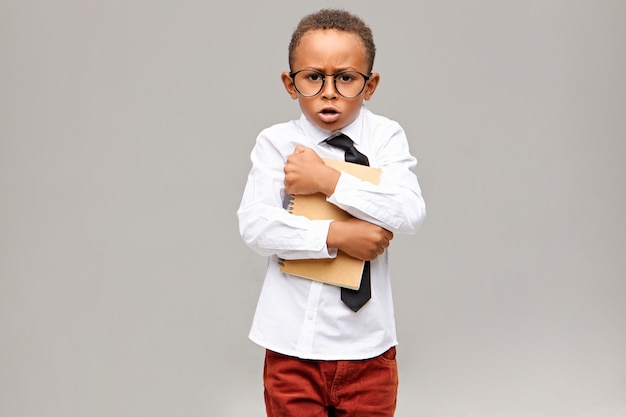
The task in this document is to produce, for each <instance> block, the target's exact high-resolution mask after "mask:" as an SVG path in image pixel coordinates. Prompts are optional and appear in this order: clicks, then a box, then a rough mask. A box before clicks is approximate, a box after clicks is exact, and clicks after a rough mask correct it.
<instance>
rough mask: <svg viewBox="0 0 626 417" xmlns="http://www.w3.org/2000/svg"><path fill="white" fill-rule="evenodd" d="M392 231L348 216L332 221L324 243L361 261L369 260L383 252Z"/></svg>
mask: <svg viewBox="0 0 626 417" xmlns="http://www.w3.org/2000/svg"><path fill="white" fill-rule="evenodd" d="M391 239H393V233H391V232H390V231H389V230H387V229H384V228H382V227H380V226H377V225H375V224H372V223H369V222H366V221H365V220H360V219H357V218H350V219H348V220H341V221H334V222H332V223H331V224H330V228H329V229H328V237H327V240H326V244H327V246H328V247H330V248H337V249H340V250H342V251H343V252H345V253H347V254H348V255H350V256H352V257H354V258H357V259H360V260H362V261H371V260H373V259H376V258H377V257H378V256H379V255H382V254H383V253H384V252H385V249H387V248H388V247H389V242H390V241H391Z"/></svg>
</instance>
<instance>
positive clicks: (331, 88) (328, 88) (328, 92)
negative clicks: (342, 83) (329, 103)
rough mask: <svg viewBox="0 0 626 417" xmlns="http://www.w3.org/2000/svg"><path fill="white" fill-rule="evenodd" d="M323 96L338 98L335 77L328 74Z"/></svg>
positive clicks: (323, 87)
mask: <svg viewBox="0 0 626 417" xmlns="http://www.w3.org/2000/svg"><path fill="white" fill-rule="evenodd" d="M322 97H323V98H325V99H334V98H337V90H336V89H335V79H334V77H332V76H328V75H326V79H325V82H324V85H323V86H322Z"/></svg>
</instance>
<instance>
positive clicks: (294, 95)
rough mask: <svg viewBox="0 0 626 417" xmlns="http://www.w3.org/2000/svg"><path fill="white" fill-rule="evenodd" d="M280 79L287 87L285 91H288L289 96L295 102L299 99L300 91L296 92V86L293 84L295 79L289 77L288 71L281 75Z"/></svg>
mask: <svg viewBox="0 0 626 417" xmlns="http://www.w3.org/2000/svg"><path fill="white" fill-rule="evenodd" d="M280 79H281V80H282V82H283V85H284V86H285V90H287V94H289V96H290V97H291V98H292V99H293V100H295V99H297V98H298V91H296V86H295V85H294V84H293V79H292V78H291V77H290V76H289V73H288V72H287V71H285V72H283V73H282V74H280Z"/></svg>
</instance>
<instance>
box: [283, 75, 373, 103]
mask: <svg viewBox="0 0 626 417" xmlns="http://www.w3.org/2000/svg"><path fill="white" fill-rule="evenodd" d="M289 76H290V77H291V79H292V80H293V85H294V86H295V87H296V90H297V91H298V93H300V94H301V95H303V96H304V97H313V96H316V95H318V94H319V93H320V91H322V89H323V88H324V84H325V83H326V78H327V77H332V78H333V84H334V85H335V90H337V93H339V95H341V96H342V97H345V98H354V97H356V96H358V95H359V94H361V92H362V91H363V90H364V89H365V84H366V83H367V80H369V79H370V77H368V76H367V75H365V74H361V73H360V72H358V71H354V70H347V71H341V72H338V73H336V74H329V75H326V74H324V73H322V72H319V71H316V70H310V69H303V70H300V71H296V72H292V73H290V74H289Z"/></svg>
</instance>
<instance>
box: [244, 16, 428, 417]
mask: <svg viewBox="0 0 626 417" xmlns="http://www.w3.org/2000/svg"><path fill="white" fill-rule="evenodd" d="M374 55H375V46H374V41H373V38H372V33H371V30H370V28H369V27H368V26H366V25H365V23H364V22H363V21H362V20H361V19H360V18H358V17H357V16H354V15H351V14H350V13H348V12H345V11H342V10H321V11H319V12H317V13H314V14H311V15H309V16H305V17H304V18H303V19H302V20H301V21H300V23H299V25H298V27H297V28H296V30H295V32H294V33H293V36H292V39H291V43H290V45H289V67H290V72H284V73H283V74H282V82H283V84H284V86H285V89H286V90H287V93H288V94H289V95H290V97H291V98H292V99H294V100H298V103H299V105H300V109H301V110H302V115H301V117H300V118H299V119H298V120H294V121H291V122H288V123H282V124H278V125H275V126H272V127H270V128H268V129H265V130H264V131H263V132H261V134H260V135H259V136H258V138H257V141H256V145H255V147H254V149H253V150H252V153H251V160H252V164H253V166H252V169H251V171H250V174H249V177H248V182H247V184H246V188H245V191H244V194H243V198H242V201H241V205H240V207H239V210H238V216H239V226H240V232H241V235H242V238H243V239H244V241H245V242H246V244H247V245H249V246H250V247H251V248H252V249H254V250H255V251H256V252H258V253H259V254H261V255H264V256H268V257H269V264H268V269H267V273H266V276H265V280H264V283H263V288H262V291H261V295H260V297H259V302H258V305H257V310H256V313H255V316H254V320H253V324H252V329H251V331H250V339H251V340H252V341H254V342H255V343H257V344H259V345H261V346H263V347H264V348H265V349H266V357H265V368H264V373H263V378H264V386H265V404H266V411H267V415H268V417H279V416H280V417H312V416H339V415H341V416H348V417H378V416H380V417H390V416H393V414H394V411H395V407H396V394H397V386H398V379H397V378H398V377H397V366H396V361H395V346H396V344H397V340H396V329H395V321H394V315H393V302H392V297H391V284H390V276H389V266H388V254H387V250H386V249H387V247H388V246H389V241H390V240H391V239H392V238H393V233H414V232H415V231H416V230H417V228H418V227H419V225H420V223H421V222H422V220H423V218H424V215H425V206H424V201H423V199H422V196H421V191H420V187H419V184H418V182H417V178H416V177H415V175H414V174H413V173H412V169H413V168H414V167H415V165H416V160H415V158H414V157H413V156H411V154H410V153H409V149H408V143H407V140H406V137H405V134H404V131H403V130H402V128H401V127H400V126H399V125H398V124H397V123H396V122H393V121H391V120H389V119H387V118H384V117H382V116H378V115H375V114H373V113H372V112H370V111H369V110H368V109H367V108H365V107H364V105H363V101H364V100H369V99H370V98H371V97H372V95H373V94H374V91H375V90H376V87H377V86H378V83H379V80H380V76H379V74H377V73H372V67H373V63H374ZM343 135H346V136H343ZM338 136H341V139H337V137H338ZM363 154H365V155H366V157H364V156H363ZM353 157H356V158H357V159H359V158H360V162H358V161H354V162H357V163H362V164H368V162H369V164H370V165H371V166H373V167H378V168H381V170H382V174H381V178H380V184H379V185H374V184H371V183H368V182H363V181H360V180H358V179H357V178H356V177H353V176H351V175H349V174H347V173H344V172H339V171H337V170H335V169H333V168H330V167H329V166H327V165H325V164H324V162H323V160H322V158H329V159H340V160H344V158H345V160H350V158H353ZM317 192H321V193H323V194H325V195H326V196H327V200H328V201H329V202H330V203H332V204H335V205H337V206H339V207H340V208H342V209H343V210H345V211H347V212H348V213H350V214H351V215H352V216H354V217H353V218H351V219H349V220H345V221H325V220H309V219H307V218H305V217H302V216H296V215H293V214H290V213H289V211H288V210H286V207H287V204H288V201H289V196H290V195H298V194H313V193H317ZM337 250H342V251H344V252H346V253H347V254H349V255H352V256H353V257H355V258H358V259H361V260H364V261H369V262H366V267H365V268H364V269H365V270H368V272H369V276H368V277H367V283H370V284H369V286H371V290H370V291H369V292H368V293H366V294H365V295H364V296H363V297H361V295H360V294H357V293H363V291H362V290H359V291H358V292H356V291H353V292H352V293H353V294H352V295H353V296H354V295H356V298H360V300H359V301H357V303H356V305H354V304H350V303H351V302H349V301H348V300H347V299H348V298H349V296H350V295H349V294H347V295H346V301H345V302H344V300H343V298H344V295H343V293H344V290H342V289H340V288H339V287H336V286H332V285H327V284H323V283H320V282H316V281H312V280H308V279H304V278H299V277H296V276H293V275H288V274H283V273H281V272H280V260H281V259H303V258H332V257H334V256H336V254H337ZM363 280H366V276H365V275H364V276H363ZM362 282H364V281H362ZM367 283H365V282H364V283H362V284H361V287H362V289H363V288H364V287H368V284H367ZM368 289H369V288H365V289H364V291H365V292H367V290H368ZM345 293H350V291H345ZM349 305H350V306H349Z"/></svg>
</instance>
